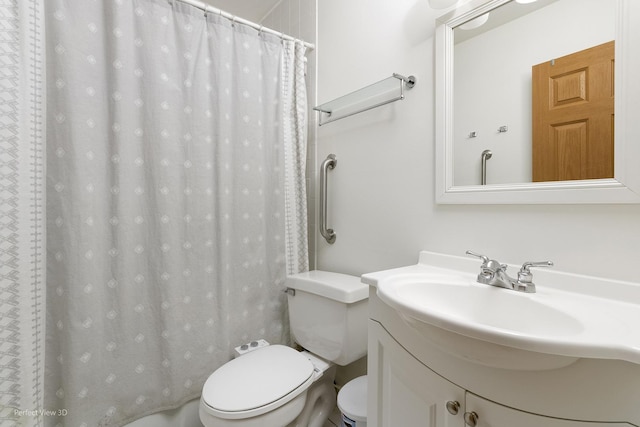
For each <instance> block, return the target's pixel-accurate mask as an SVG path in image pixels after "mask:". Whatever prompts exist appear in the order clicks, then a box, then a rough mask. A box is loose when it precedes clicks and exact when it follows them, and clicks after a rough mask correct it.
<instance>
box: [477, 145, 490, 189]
mask: <svg viewBox="0 0 640 427" xmlns="http://www.w3.org/2000/svg"><path fill="white" fill-rule="evenodd" d="M492 155H493V153H492V152H491V150H484V151H483V152H482V176H481V177H480V183H481V184H482V185H487V160H489V159H490V158H491V156H492Z"/></svg>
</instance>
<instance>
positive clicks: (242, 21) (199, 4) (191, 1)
mask: <svg viewBox="0 0 640 427" xmlns="http://www.w3.org/2000/svg"><path fill="white" fill-rule="evenodd" d="M176 1H179V2H182V3H185V4H188V5H191V6H194V7H197V8H198V9H202V10H204V11H205V12H207V13H215V14H217V15H220V16H224V17H225V18H229V19H231V20H232V21H233V22H239V23H240V24H244V25H248V26H250V27H252V28H255V29H256V30H258V31H263V32H265V33H269V34H275V35H276V36H280V38H282V39H284V40H298V39H296V38H294V37H291V36H289V35H286V34H284V33H281V32H278V31H276V30H272V29H271V28H267V27H264V26H262V25H260V24H256V23H255V22H251V21H248V20H246V19H243V18H240V17H238V16H235V15H232V14H230V13H228V12H225V11H223V10H221V9H218V8H215V7H213V6H210V5H208V4H206V3H204V2H201V1H198V0H176ZM300 41H302V43H304V45H305V47H306V48H307V49H309V50H313V49H315V48H316V47H315V45H313V44H311V43H307V42H305V41H304V40H300Z"/></svg>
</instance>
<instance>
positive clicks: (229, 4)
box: [202, 0, 281, 23]
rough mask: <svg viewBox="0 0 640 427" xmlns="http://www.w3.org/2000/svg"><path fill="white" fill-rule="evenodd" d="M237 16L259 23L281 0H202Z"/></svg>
mask: <svg viewBox="0 0 640 427" xmlns="http://www.w3.org/2000/svg"><path fill="white" fill-rule="evenodd" d="M202 1H204V2H205V3H208V4H210V5H211V6H213V7H215V8H218V9H222V10H223V11H225V12H229V13H230V14H232V15H235V16H237V17H239V18H243V19H247V20H249V21H253V22H256V23H260V21H261V20H262V18H264V17H265V15H266V14H267V13H268V12H269V11H271V9H273V8H274V6H275V5H276V4H278V3H279V2H280V1H281V0H202Z"/></svg>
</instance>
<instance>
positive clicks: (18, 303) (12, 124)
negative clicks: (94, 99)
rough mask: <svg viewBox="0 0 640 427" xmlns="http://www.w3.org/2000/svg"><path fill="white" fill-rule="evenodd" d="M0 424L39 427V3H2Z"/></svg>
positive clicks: (41, 152) (41, 248)
mask: <svg viewBox="0 0 640 427" xmlns="http://www.w3.org/2000/svg"><path fill="white" fill-rule="evenodd" d="M0 17H1V18H2V19H0V52H2V54H1V55H0V59H1V62H0V64H1V65H0V425H2V426H7V427H9V426H23V427H31V426H42V421H43V415H42V414H41V413H40V410H41V409H42V408H43V398H44V386H43V372H44V357H45V355H44V350H45V348H44V344H45V341H44V337H45V330H44V312H45V308H44V304H45V264H44V260H45V239H44V236H45V234H44V219H45V200H44V199H45V198H44V162H45V154H44V151H45V149H44V148H45V147H44V115H45V109H44V103H43V98H44V84H45V83H44V69H43V66H44V64H43V61H42V59H43V53H44V52H43V37H44V28H43V27H44V15H43V6H42V2H41V0H0Z"/></svg>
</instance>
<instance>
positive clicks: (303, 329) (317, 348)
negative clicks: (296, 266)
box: [286, 270, 369, 365]
mask: <svg viewBox="0 0 640 427" xmlns="http://www.w3.org/2000/svg"><path fill="white" fill-rule="evenodd" d="M286 286H287V288H289V291H288V297H287V298H288V302H289V324H290V327H291V333H292V334H293V338H294V339H295V341H296V342H297V343H298V344H300V345H301V346H302V347H304V348H305V349H307V350H309V351H310V352H312V353H315V354H316V355H318V356H320V357H322V358H324V359H326V360H329V361H331V362H334V363H336V364H338V365H348V364H349V363H351V362H354V361H356V360H358V359H360V358H361V357H363V356H365V355H366V354H367V319H368V315H369V313H368V307H367V300H368V296H369V287H368V286H367V285H365V284H363V283H361V282H360V278H359V277H355V276H349V275H347V274H340V273H331V272H328V271H318V270H314V271H309V272H306V273H299V274H294V275H291V276H289V277H287V280H286Z"/></svg>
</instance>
